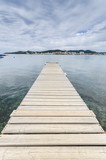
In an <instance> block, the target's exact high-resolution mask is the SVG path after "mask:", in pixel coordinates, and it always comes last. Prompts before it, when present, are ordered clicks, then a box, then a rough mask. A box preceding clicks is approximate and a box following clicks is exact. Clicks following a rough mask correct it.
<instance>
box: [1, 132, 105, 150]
mask: <svg viewBox="0 0 106 160" xmlns="http://www.w3.org/2000/svg"><path fill="white" fill-rule="evenodd" d="M100 145H101V146H106V134H34V135H33V134H31V135H30V134H25V135H21V134H20V135H2V136H1V137H0V146H11V147H16V146H17V147H19V146H20V147H21V146H26V147H27V146H100Z"/></svg>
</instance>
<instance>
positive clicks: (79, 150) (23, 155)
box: [0, 63, 106, 160]
mask: <svg viewBox="0 0 106 160" xmlns="http://www.w3.org/2000/svg"><path fill="white" fill-rule="evenodd" d="M0 160H106V134H105V133H104V130H103V129H102V127H101V126H100V124H99V122H98V120H97V119H96V116H95V114H94V113H93V112H92V111H91V110H89V109H88V107H87V105H86V104H85V102H84V101H83V100H82V98H81V97H80V95H79V94H78V92H77V91H76V90H75V88H74V87H73V85H72V84H71V83H70V81H69V80H68V78H67V77H66V75H65V73H64V72H63V71H62V69H61V67H60V66H59V64H58V63H46V65H45V66H44V68H43V70H42V71H41V73H40V75H39V76H38V78H37V80H36V81H35V82H34V84H33V85H32V87H31V89H30V90H29V91H28V93H27V95H26V96H25V98H24V99H23V101H22V102H21V104H20V106H19V107H18V108H17V110H14V111H13V112H12V114H11V115H10V119H9V121H8V123H7V125H6V126H5V128H4V129H3V131H2V133H1V135H0Z"/></svg>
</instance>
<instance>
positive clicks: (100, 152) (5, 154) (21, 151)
mask: <svg viewBox="0 0 106 160" xmlns="http://www.w3.org/2000/svg"><path fill="white" fill-rule="evenodd" d="M0 158H1V160H32V159H34V160H35V159H36V160H106V147H102V146H101V147H100V146H95V147H94V146H93V147H91V146H89V147H87V146H86V147H84V146H82V147H80V146H79V147H76V146H74V147H72V146H71V147H69V146H68V147H3V148H0Z"/></svg>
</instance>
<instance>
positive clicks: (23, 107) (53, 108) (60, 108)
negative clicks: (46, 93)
mask: <svg viewBox="0 0 106 160" xmlns="http://www.w3.org/2000/svg"><path fill="white" fill-rule="evenodd" d="M17 109H18V110H46V111H47V110H48V111H53V110H55V111H63V110H68V111H76V110H78V111H82V110H89V109H88V107H87V106H19V107H18V108H17Z"/></svg>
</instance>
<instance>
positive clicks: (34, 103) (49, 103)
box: [21, 100, 86, 106]
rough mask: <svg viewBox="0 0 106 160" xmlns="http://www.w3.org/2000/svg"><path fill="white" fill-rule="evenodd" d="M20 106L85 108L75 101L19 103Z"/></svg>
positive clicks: (81, 103)
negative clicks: (71, 106) (70, 106)
mask: <svg viewBox="0 0 106 160" xmlns="http://www.w3.org/2000/svg"><path fill="white" fill-rule="evenodd" d="M21 105H27V106H28V105H32V106H34V105H35V106H36V105H40V106H41V105H43V106H44V105H45V106H50V105H52V106H58V105H59V106H61V105H62V106H69V105H73V106H77V105H78V106H79V105H82V106H86V104H85V103H84V102H83V101H82V102H76V101H74V102H73V101H72V102H71V101H63V102H61V101H59V102H58V101H48V102H47V101H44V102H43V101H32V100H31V101H24V102H22V103H21Z"/></svg>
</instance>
